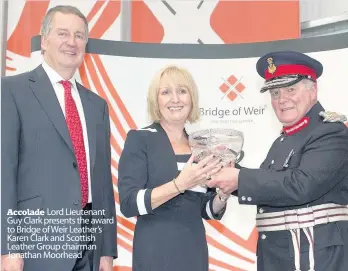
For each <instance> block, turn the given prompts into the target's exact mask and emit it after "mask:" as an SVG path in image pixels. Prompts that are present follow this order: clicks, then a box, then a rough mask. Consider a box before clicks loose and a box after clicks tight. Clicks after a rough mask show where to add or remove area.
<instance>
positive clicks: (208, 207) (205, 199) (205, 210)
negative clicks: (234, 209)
mask: <svg viewBox="0 0 348 271" xmlns="http://www.w3.org/2000/svg"><path fill="white" fill-rule="evenodd" d="M215 196H216V192H215V189H209V190H208V192H207V193H206V194H204V195H203V196H202V205H201V214H202V217H203V218H204V219H206V220H211V219H215V220H220V219H221V218H222V217H223V216H224V214H225V211H226V206H225V207H224V208H223V209H222V210H221V211H220V212H219V213H218V214H215V213H214V211H213V201H214V198H215Z"/></svg>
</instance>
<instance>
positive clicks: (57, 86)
mask: <svg viewBox="0 0 348 271" xmlns="http://www.w3.org/2000/svg"><path fill="white" fill-rule="evenodd" d="M42 67H43V69H44V70H45V72H46V73H47V75H48V78H49V79H50V81H51V84H52V86H53V89H54V92H55V93H56V96H57V99H58V102H59V104H60V107H61V109H62V111H63V114H64V117H65V99H64V87H63V85H62V84H61V83H59V82H60V81H61V80H64V79H63V78H62V77H61V76H60V75H59V74H58V73H57V72H56V71H55V70H54V69H52V68H51V67H50V66H49V65H48V64H47V63H46V62H45V61H43V63H42ZM69 81H70V83H71V85H72V87H71V95H72V97H73V99H74V101H75V104H76V107H77V111H78V113H79V117H80V120H81V125H82V133H83V142H84V145H85V151H86V159H87V173H88V202H92V192H91V172H90V157H89V144H88V134H87V125H86V118H85V114H84V111H83V107H82V102H81V98H80V95H79V91H78V90H77V87H76V81H75V79H74V77H73V78H71V79H70V80H69Z"/></svg>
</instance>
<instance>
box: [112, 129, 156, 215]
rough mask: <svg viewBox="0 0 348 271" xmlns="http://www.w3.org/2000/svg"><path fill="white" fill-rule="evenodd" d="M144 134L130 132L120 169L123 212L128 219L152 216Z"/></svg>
mask: <svg viewBox="0 0 348 271" xmlns="http://www.w3.org/2000/svg"><path fill="white" fill-rule="evenodd" d="M142 133H146V132H144V131H136V130H131V131H129V133H128V135H127V138H126V142H125V145H124V149H123V152H122V155H121V158H120V162H119V168H118V176H119V180H118V189H119V195H120V208H121V212H122V214H123V215H124V216H126V217H133V216H139V215H147V214H152V213H153V210H152V208H151V192H152V189H149V188H146V184H147V179H148V170H147V169H148V166H147V163H148V161H147V147H146V141H145V138H144V136H142Z"/></svg>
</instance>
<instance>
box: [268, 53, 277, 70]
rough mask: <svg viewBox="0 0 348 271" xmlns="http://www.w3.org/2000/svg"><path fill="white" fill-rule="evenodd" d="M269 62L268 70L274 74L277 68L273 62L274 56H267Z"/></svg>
mask: <svg viewBox="0 0 348 271" xmlns="http://www.w3.org/2000/svg"><path fill="white" fill-rule="evenodd" d="M267 63H268V72H269V73H271V74H273V73H275V71H276V70H277V66H276V65H274V63H273V57H269V58H267Z"/></svg>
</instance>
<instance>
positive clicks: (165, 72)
mask: <svg viewBox="0 0 348 271" xmlns="http://www.w3.org/2000/svg"><path fill="white" fill-rule="evenodd" d="M163 78H169V80H171V81H173V82H174V84H175V85H185V86H187V88H188V91H189V93H190V96H191V102H192V108H191V112H190V114H189V115H188V117H187V120H188V121H189V122H190V123H193V122H196V121H198V120H199V106H198V90H197V85H196V83H195V81H194V79H193V77H192V75H191V73H190V72H189V71H188V70H186V69H184V68H179V67H177V66H173V65H171V66H167V67H164V68H163V69H161V70H160V71H159V72H157V73H156V75H155V76H154V78H153V79H152V81H151V83H150V86H149V91H148V95H147V111H148V114H149V117H150V119H151V120H152V121H154V122H159V121H160V120H161V118H162V116H161V112H160V110H159V105H158V92H159V87H160V84H161V80H162V79H163Z"/></svg>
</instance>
